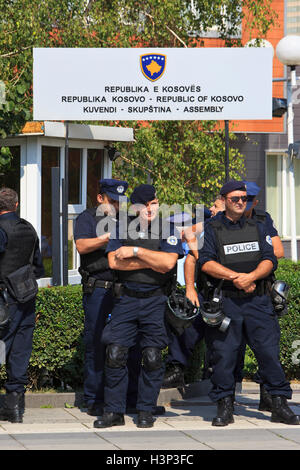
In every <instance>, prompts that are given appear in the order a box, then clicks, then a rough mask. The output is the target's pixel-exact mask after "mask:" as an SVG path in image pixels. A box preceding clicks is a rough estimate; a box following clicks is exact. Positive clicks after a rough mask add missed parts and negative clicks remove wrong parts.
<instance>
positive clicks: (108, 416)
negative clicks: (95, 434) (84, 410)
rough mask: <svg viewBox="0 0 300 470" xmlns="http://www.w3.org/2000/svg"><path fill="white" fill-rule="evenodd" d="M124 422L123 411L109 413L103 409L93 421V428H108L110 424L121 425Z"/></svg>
mask: <svg viewBox="0 0 300 470" xmlns="http://www.w3.org/2000/svg"><path fill="white" fill-rule="evenodd" d="M124 424H125V421H124V415H123V413H109V412H107V411H104V413H103V415H102V416H100V418H99V419H96V421H94V428H110V427H112V426H123V425H124Z"/></svg>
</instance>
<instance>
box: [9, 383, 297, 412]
mask: <svg viewBox="0 0 300 470" xmlns="http://www.w3.org/2000/svg"><path fill="white" fill-rule="evenodd" d="M211 387H212V384H211V381H210V380H209V379H205V380H200V381H199V382H195V383H192V384H188V385H186V386H184V387H182V388H169V389H166V390H161V391H160V393H159V397H158V401H157V404H158V405H170V404H173V403H175V402H178V401H183V400H186V399H189V398H197V397H207V395H208V393H209V391H210V389H211ZM291 387H292V389H293V391H294V392H296V393H300V383H294V384H291ZM236 393H237V394H241V393H245V394H259V384H257V383H255V382H243V383H242V384H241V383H238V384H237V387H236ZM3 399H4V394H2V395H0V406H1V405H2V402H3ZM82 404H83V392H65V393H35V392H27V393H26V394H25V406H26V407H27V408H48V407H49V408H64V407H65V406H66V407H68V406H70V407H78V408H80V407H81V406H82Z"/></svg>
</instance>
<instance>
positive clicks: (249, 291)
mask: <svg viewBox="0 0 300 470" xmlns="http://www.w3.org/2000/svg"><path fill="white" fill-rule="evenodd" d="M255 288H256V285H255V284H254V282H253V284H251V286H250V287H247V289H244V291H245V292H246V293H247V294H252V292H254V291H255Z"/></svg>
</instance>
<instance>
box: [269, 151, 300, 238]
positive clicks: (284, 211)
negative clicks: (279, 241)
mask: <svg viewBox="0 0 300 470" xmlns="http://www.w3.org/2000/svg"><path fill="white" fill-rule="evenodd" d="M294 171H295V200H296V210H297V223H296V233H297V236H298V237H300V217H299V215H298V214H299V210H298V208H299V204H300V160H297V159H296V160H294ZM266 198H267V204H266V209H267V211H268V212H269V213H270V214H271V216H272V218H273V220H274V223H275V225H276V228H277V230H278V233H279V235H280V236H282V237H283V238H288V237H290V236H291V224H290V220H291V214H290V184H289V174H288V157H287V155H286V154H269V155H267V172H266Z"/></svg>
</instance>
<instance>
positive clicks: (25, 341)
mask: <svg viewBox="0 0 300 470" xmlns="http://www.w3.org/2000/svg"><path fill="white" fill-rule="evenodd" d="M17 208H18V195H17V193H16V192H15V191H14V190H13V189H10V188H2V189H0V297H1V303H2V306H3V305H4V306H5V308H7V313H8V318H7V320H8V321H7V322H5V325H3V328H1V331H0V333H1V336H0V339H1V352H2V354H3V353H4V351H5V362H6V381H5V390H6V395H5V400H4V406H3V407H2V408H1V409H0V419H1V420H8V421H10V422H12V423H21V422H22V421H23V414H24V411H25V397H24V393H25V386H26V385H27V383H28V379H27V368H28V364H29V359H30V356H31V351H32V338H33V331H34V326H35V300H36V294H37V292H38V285H37V282H36V279H38V278H40V277H42V276H43V275H44V267H43V263H42V257H41V252H40V249H39V239H38V236H37V233H36V231H35V229H34V228H33V226H32V225H31V224H30V223H29V222H27V221H26V220H24V219H22V218H20V217H19V216H18V215H17V213H16V211H17ZM3 348H4V349H3Z"/></svg>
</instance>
